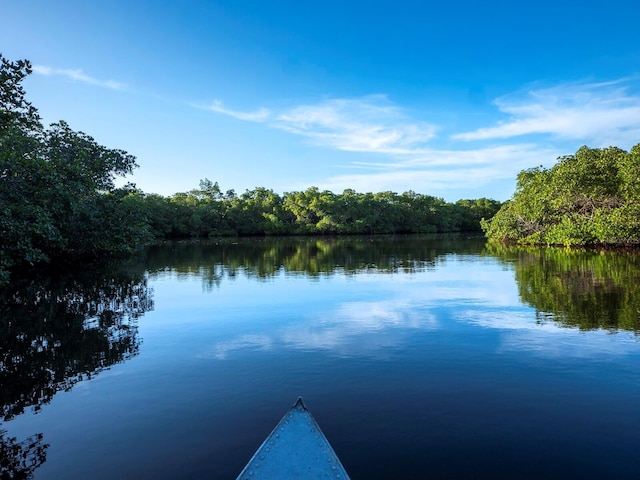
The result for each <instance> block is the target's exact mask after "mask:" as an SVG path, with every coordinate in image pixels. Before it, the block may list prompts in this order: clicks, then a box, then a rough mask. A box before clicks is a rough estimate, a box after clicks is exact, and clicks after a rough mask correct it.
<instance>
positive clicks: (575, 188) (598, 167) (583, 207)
mask: <svg viewBox="0 0 640 480" xmlns="http://www.w3.org/2000/svg"><path fill="white" fill-rule="evenodd" d="M482 228H483V230H484V231H485V233H486V235H487V237H488V238H490V239H494V240H499V241H502V242H505V243H519V244H530V245H564V246H587V245H592V246H598V245H600V246H602V245H616V246H620V245H626V246H629V245H634V246H635V245H638V244H639V243H640V144H638V145H636V146H634V147H633V148H632V149H631V150H630V151H629V152H627V151H625V150H622V149H620V148H617V147H608V148H588V147H586V146H584V147H581V148H580V149H579V150H578V151H577V152H576V153H575V154H574V155H566V156H563V157H560V158H559V159H558V162H557V163H556V164H555V165H554V166H553V167H551V168H543V167H536V168H531V169H528V170H523V171H522V172H520V174H519V175H518V179H517V186H516V191H515V193H514V195H513V197H512V199H511V200H510V201H508V202H505V204H504V205H503V206H502V207H501V209H500V210H499V211H498V213H497V214H496V215H495V216H494V217H493V218H492V219H485V220H484V221H483V222H482Z"/></svg>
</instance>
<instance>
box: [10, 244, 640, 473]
mask: <svg viewBox="0 0 640 480" xmlns="http://www.w3.org/2000/svg"><path fill="white" fill-rule="evenodd" d="M256 243H257V246H256V244H255V243H249V244H248V245H245V246H240V247H238V248H239V251H238V252H236V253H237V254H236V255H234V254H233V252H234V248H236V247H235V246H231V245H223V246H209V247H206V246H202V245H199V246H198V245H192V246H188V245H186V246H183V247H171V248H177V251H173V252H172V253H171V254H169V253H168V252H167V250H166V249H165V250H160V251H157V252H155V253H154V252H151V254H150V255H149V258H148V259H147V261H146V264H145V265H146V268H147V269H148V270H149V272H148V274H147V276H146V277H145V278H146V280H145V282H146V285H148V291H149V292H150V294H152V296H153V299H152V300H153V308H151V309H149V310H148V311H147V312H146V314H145V315H144V317H142V318H140V319H139V322H138V323H139V325H138V337H139V339H141V344H140V345H141V346H140V350H139V353H138V354H137V356H135V358H130V359H128V360H126V361H124V362H123V363H118V364H116V365H114V366H112V367H111V369H110V370H105V371H102V372H101V373H100V375H99V376H97V377H96V378H95V379H93V380H91V381H83V382H80V383H77V384H76V385H75V386H74V387H73V389H72V390H71V391H70V392H66V393H58V394H57V396H56V397H55V398H54V401H53V402H51V404H50V405H46V406H44V407H43V409H42V412H41V413H39V414H38V415H30V414H25V415H22V416H20V417H18V418H16V419H15V420H12V421H11V422H7V423H6V424H5V426H6V428H8V429H9V430H10V433H11V434H13V435H16V436H18V437H21V438H24V437H27V436H29V435H33V434H34V433H36V432H37V433H39V432H43V433H44V441H46V442H48V443H50V444H51V447H50V448H49V451H48V457H47V461H46V462H45V463H44V464H43V466H42V467H41V468H40V469H39V470H38V472H37V475H41V477H40V478H56V477H60V476H64V477H65V478H86V475H88V474H89V473H90V474H91V477H92V478H110V477H113V476H114V475H116V476H119V477H123V478H124V477H127V476H129V478H179V477H185V478H198V477H205V476H206V477H207V478H234V476H235V475H236V474H237V473H238V472H239V471H240V470H241V468H242V466H243V465H244V463H246V461H247V460H248V459H249V457H250V456H251V454H252V452H253V451H254V450H255V448H257V446H258V445H259V444H260V442H261V441H262V439H263V438H264V437H265V436H266V435H267V433H268V432H269V431H270V429H271V428H272V427H273V425H275V423H276V422H277V420H278V419H279V417H280V416H281V414H282V413H283V412H284V411H285V410H286V409H287V408H288V406H289V405H290V404H291V403H292V402H293V401H294V400H295V398H296V397H297V395H303V396H305V400H306V401H307V404H308V405H309V407H310V408H311V410H312V411H313V412H314V415H315V416H316V418H317V419H318V421H319V423H320V425H321V427H322V428H323V430H324V431H325V434H326V435H327V437H328V438H329V440H330V442H331V443H332V445H333V446H334V448H335V450H336V451H337V453H338V455H339V456H340V457H341V459H342V461H343V464H344V465H345V467H346V469H347V471H349V473H350V474H351V475H352V478H397V477H405V478H420V477H424V476H427V474H430V475H432V476H435V477H438V478H441V477H450V478H468V477H470V476H473V475H475V476H479V478H513V476H514V472H517V475H516V476H517V477H519V478H542V477H546V478H548V477H554V476H555V477H557V478H578V477H579V478H595V476H597V475H600V476H602V475H606V476H608V477H617V478H626V477H628V478H634V472H637V471H638V469H640V460H638V459H637V456H636V455H635V447H634V445H638V444H639V442H640V433H639V432H640V413H638V411H637V408H636V405H637V398H639V395H640V374H638V371H637V365H638V361H639V360H640V344H639V343H638V337H637V324H636V323H633V322H632V320H633V318H632V317H629V315H628V314H627V313H625V312H629V311H633V309H634V308H636V307H637V306H636V304H635V303H633V302H637V301H638V300H635V298H637V297H636V296H635V295H634V294H633V293H634V292H635V290H634V289H635V288H637V287H636V275H637V273H636V272H637V269H636V266H637V265H636V262H637V260H636V259H635V257H628V258H626V259H620V258H619V257H612V258H611V259H609V261H608V263H606V264H602V265H601V263H602V261H603V260H602V259H601V258H600V257H599V256H597V255H596V256H593V255H592V256H589V255H586V256H581V257H579V258H575V259H573V260H571V259H570V260H567V258H565V257H564V256H558V255H556V254H555V253H554V254H551V253H549V254H543V255H542V256H540V252H523V251H510V250H509V251H507V250H503V251H488V250H487V249H486V248H485V247H484V246H483V243H482V242H478V241H471V240H469V241H466V242H465V241H458V242H457V243H456V242H454V243H451V242H447V241H442V240H424V239H420V238H415V239H413V240H402V239H400V240H398V239H396V240H378V244H374V245H373V246H371V245H368V244H367V243H368V242H366V241H362V240H358V239H351V240H348V241H344V240H343V241H335V242H333V243H332V242H331V241H324V240H323V241H316V240H303V241H297V240H288V241H284V242H283V243H278V241H274V242H272V243H269V242H266V243H265V244H260V243H259V242H256ZM181 249H182V250H181ZM269 252H270V253H269ZM301 252H303V253H304V252H306V253H305V254H304V255H303V254H302V253H301ZM309 252H311V254H310V255H309V254H308V253H309ZM269 255H271V256H269ZM221 257H224V260H223V259H222V258H221ZM265 259H266V260H265ZM606 266H608V268H605V267H606ZM602 272H609V273H607V275H610V277H607V278H603V274H602ZM540 278H544V279H545V280H544V281H540ZM523 296H524V297H526V301H523ZM567 297H569V298H572V299H574V300H575V299H581V302H582V305H584V306H585V307H586V308H588V309H590V310H594V309H595V308H602V309H604V310H606V311H611V308H614V307H611V306H603V305H602V302H603V301H605V300H615V302H617V303H615V308H616V309H617V310H616V311H619V312H621V313H620V315H619V316H617V317H615V318H614V317H608V318H606V319H602V318H596V319H594V318H592V316H590V315H589V314H588V312H585V311H578V310H575V311H568V310H562V309H563V308H565V307H564V305H565V303H564V299H565V298H567ZM621 299H624V301H622V300H621ZM594 302H596V303H594ZM597 302H600V303H597ZM625 302H627V303H625ZM629 302H631V303H629ZM594 305H595V307H594ZM625 315H627V317H625ZM629 318H631V320H629ZM556 320H557V321H556ZM594 322H595V323H594ZM630 322H631V323H630ZM615 325H619V326H618V327H614V326H615ZM622 327H625V328H622ZM595 451H598V452H599V453H598V455H593V452H595ZM461 456H462V458H464V460H463V461H461ZM79 459H80V460H79ZM36 478H38V476H36Z"/></svg>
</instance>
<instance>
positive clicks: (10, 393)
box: [0, 266, 153, 478]
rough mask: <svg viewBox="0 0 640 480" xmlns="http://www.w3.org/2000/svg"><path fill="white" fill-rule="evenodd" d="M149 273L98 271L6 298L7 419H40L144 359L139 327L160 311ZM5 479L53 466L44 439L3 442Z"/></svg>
mask: <svg viewBox="0 0 640 480" xmlns="http://www.w3.org/2000/svg"><path fill="white" fill-rule="evenodd" d="M143 272H144V271H143V270H142V269H140V268H138V269H136V271H132V270H131V269H130V268H129V269H124V268H119V269H108V268H100V269H97V268H96V267H95V266H94V267H90V268H87V269H86V270H85V271H83V272H73V273H70V272H67V273H64V274H55V275H53V276H47V277H39V278H29V279H22V280H21V281H18V282H16V283H14V284H13V285H11V286H9V287H7V289H5V290H3V291H2V292H0V352H1V353H0V416H1V419H2V420H3V421H8V420H11V419H12V418H14V417H15V416H17V415H20V414H22V413H24V412H25V410H26V409H29V408H31V409H32V410H33V411H34V412H37V411H38V410H39V409H40V408H41V407H42V406H43V405H45V404H47V403H49V402H50V401H51V399H52V398H53V397H54V395H55V394H56V393H57V392H59V391H67V390H70V389H71V388H72V387H73V386H74V385H75V384H77V383H78V382H80V381H82V380H84V379H89V378H92V377H93V376H95V375H96V374H98V373H99V372H101V371H103V370H104V369H107V368H109V367H110V366H111V365H113V364H115V363H119V362H123V361H125V360H127V359H129V358H132V357H133V356H135V355H137V354H138V352H139V348H140V339H139V338H138V335H137V331H138V330H137V320H138V318H139V317H140V316H141V315H143V314H144V313H145V312H147V311H148V310H150V309H152V308H153V301H152V292H151V290H150V289H149V288H148V286H147V280H146V278H145V276H144V273H143ZM0 448H1V450H0V461H1V464H2V469H3V470H2V478H28V477H29V476H30V475H31V472H32V471H33V470H34V469H35V468H37V466H39V465H40V464H42V463H43V462H44V460H45V458H46V449H47V445H46V444H44V443H43V438H42V434H36V435H33V436H31V437H29V438H27V439H26V440H23V441H20V442H19V441H18V440H17V439H16V438H14V437H9V436H7V435H6V432H5V431H4V430H2V431H1V435H0Z"/></svg>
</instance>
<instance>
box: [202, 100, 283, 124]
mask: <svg viewBox="0 0 640 480" xmlns="http://www.w3.org/2000/svg"><path fill="white" fill-rule="evenodd" d="M206 108H207V110H211V111H212V112H216V113H222V114H224V115H229V116H230V117H233V118H237V119H238V120H245V121H247V122H264V121H265V120H267V119H268V118H269V116H270V113H271V112H270V111H269V110H268V109H266V108H260V109H258V110H256V111H254V112H240V111H238V110H230V109H228V108H225V107H224V105H223V104H222V101H221V100H214V102H213V103H212V104H211V105H210V106H208V107H206Z"/></svg>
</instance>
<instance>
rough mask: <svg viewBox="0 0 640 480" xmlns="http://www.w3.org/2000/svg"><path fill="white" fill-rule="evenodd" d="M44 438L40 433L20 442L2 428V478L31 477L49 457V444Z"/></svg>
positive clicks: (0, 445) (0, 435) (2, 479)
mask: <svg viewBox="0 0 640 480" xmlns="http://www.w3.org/2000/svg"><path fill="white" fill-rule="evenodd" d="M42 440H43V435H42V434H41V433H38V434H36V435H32V436H31V437H29V438H27V439H25V440H23V441H22V442H18V439H17V438H16V437H9V436H8V435H7V432H6V430H0V479H1V480H5V479H6V480H9V479H12V480H13V479H15V480H23V479H28V478H31V477H32V476H33V472H34V471H35V470H36V468H38V467H39V466H40V465H42V464H43V463H44V462H45V461H46V459H47V448H49V445H47V444H46V443H43V441H42Z"/></svg>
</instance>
